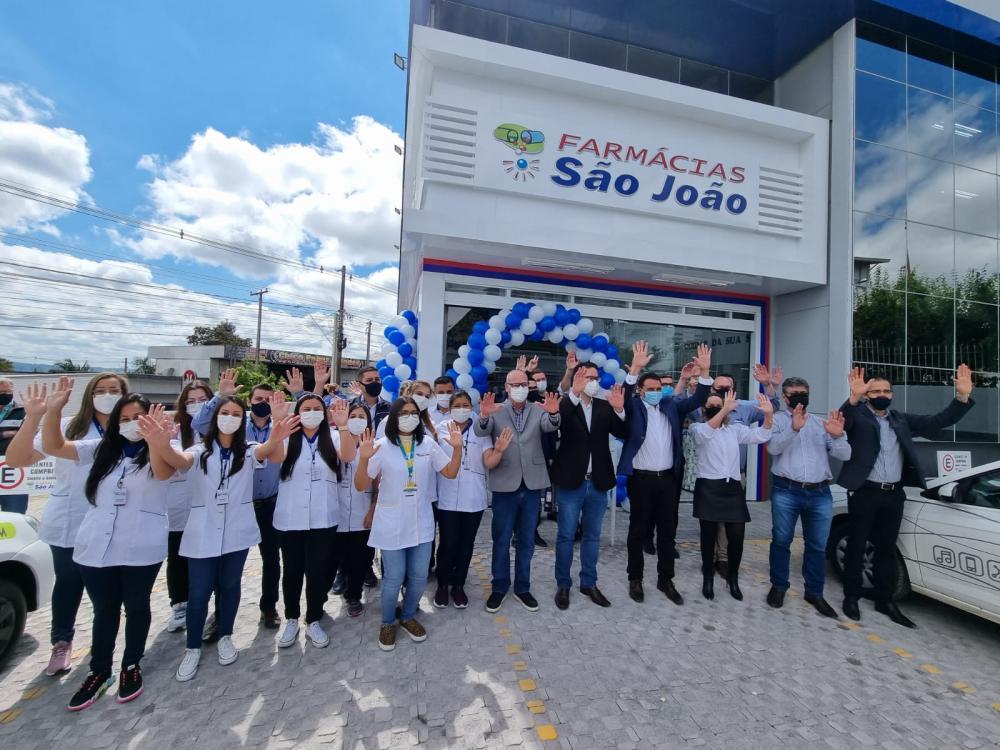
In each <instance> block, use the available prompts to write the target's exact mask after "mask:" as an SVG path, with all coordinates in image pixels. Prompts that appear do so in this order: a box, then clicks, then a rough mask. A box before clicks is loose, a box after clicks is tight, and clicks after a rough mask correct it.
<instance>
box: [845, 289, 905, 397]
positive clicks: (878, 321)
mask: <svg viewBox="0 0 1000 750" xmlns="http://www.w3.org/2000/svg"><path fill="white" fill-rule="evenodd" d="M905 337H906V296H905V295H904V294H902V293H901V292H893V291H891V290H889V289H885V288H878V287H869V286H856V287H855V288H854V341H853V360H854V366H855V367H864V368H865V369H866V370H867V371H868V373H870V374H875V373H878V374H880V375H882V376H883V377H887V378H889V379H890V381H892V382H903V377H904V367H905V364H906V359H905V351H904V343H905Z"/></svg>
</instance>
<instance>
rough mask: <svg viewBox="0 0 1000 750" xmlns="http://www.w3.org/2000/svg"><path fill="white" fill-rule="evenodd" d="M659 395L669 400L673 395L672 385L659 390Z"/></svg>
mask: <svg viewBox="0 0 1000 750" xmlns="http://www.w3.org/2000/svg"><path fill="white" fill-rule="evenodd" d="M660 393H662V394H663V398H670V397H671V396H673V395H674V387H673V386H672V385H665V386H663V387H662V388H661V389H660Z"/></svg>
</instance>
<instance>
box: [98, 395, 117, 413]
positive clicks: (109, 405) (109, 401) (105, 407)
mask: <svg viewBox="0 0 1000 750" xmlns="http://www.w3.org/2000/svg"><path fill="white" fill-rule="evenodd" d="M121 400H122V396H121V394H120V393H99V394H97V395H96V396H94V408H95V409H96V410H97V411H99V412H100V413H101V414H110V413H111V412H112V411H114V408H115V406H117V405H118V402H119V401H121Z"/></svg>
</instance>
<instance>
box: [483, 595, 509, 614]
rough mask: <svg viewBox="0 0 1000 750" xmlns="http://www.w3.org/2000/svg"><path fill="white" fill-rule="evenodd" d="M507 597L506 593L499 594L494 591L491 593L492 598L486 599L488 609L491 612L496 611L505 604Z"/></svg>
mask: <svg viewBox="0 0 1000 750" xmlns="http://www.w3.org/2000/svg"><path fill="white" fill-rule="evenodd" d="M506 598H507V595H506V594H498V593H497V592H495V591H494V592H493V593H492V594H490V598H489V599H487V600H486V611H487V612H490V613H492V612H496V611H497V610H498V609H500V607H501V606H503V600H504V599H506Z"/></svg>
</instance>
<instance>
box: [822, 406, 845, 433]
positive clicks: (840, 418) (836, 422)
mask: <svg viewBox="0 0 1000 750" xmlns="http://www.w3.org/2000/svg"><path fill="white" fill-rule="evenodd" d="M823 427H825V428H826V434H827V435H829V436H830V437H832V438H839V437H840V436H841V435H843V434H844V415H843V414H841V413H840V412H839V411H831V412H830V413H829V414H827V415H826V421H825V422H824V423H823Z"/></svg>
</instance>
